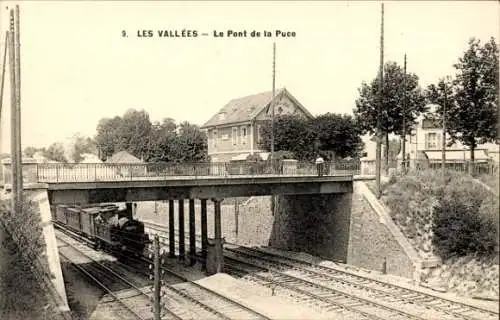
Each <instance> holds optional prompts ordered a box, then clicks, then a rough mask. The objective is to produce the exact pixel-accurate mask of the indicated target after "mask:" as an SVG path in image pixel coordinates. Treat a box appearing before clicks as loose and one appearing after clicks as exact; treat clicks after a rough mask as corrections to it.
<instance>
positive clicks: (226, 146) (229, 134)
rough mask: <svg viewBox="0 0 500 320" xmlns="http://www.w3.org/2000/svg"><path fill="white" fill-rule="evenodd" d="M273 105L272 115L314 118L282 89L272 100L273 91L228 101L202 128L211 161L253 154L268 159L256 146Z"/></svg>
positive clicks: (224, 160)
mask: <svg viewBox="0 0 500 320" xmlns="http://www.w3.org/2000/svg"><path fill="white" fill-rule="evenodd" d="M272 104H274V113H275V116H280V115H297V116H300V117H307V118H312V117H313V116H312V114H311V113H310V112H309V111H307V109H306V108H304V106H303V105H302V104H301V103H300V102H299V101H297V99H295V98H294V97H293V96H292V95H291V94H290V92H288V90H286V89H285V88H283V89H280V90H277V91H276V94H275V98H274V100H273V94H272V92H263V93H258V94H254V95H251V96H246V97H243V98H238V99H234V100H231V101H229V102H228V103H227V104H226V105H225V106H224V107H222V109H220V110H219V111H218V112H217V113H216V114H215V115H214V116H212V118H210V120H208V121H207V122H206V123H205V124H204V125H203V126H202V127H201V128H202V129H203V130H204V131H205V132H206V135H207V138H208V155H209V156H210V159H211V161H212V162H227V161H231V160H245V159H246V157H248V155H253V154H258V155H260V156H261V158H263V159H264V160H265V159H267V156H268V153H267V152H266V151H265V150H263V149H262V148H260V146H259V145H260V142H261V139H262V137H261V132H262V127H263V125H264V124H266V123H267V122H268V121H270V120H271V114H272V108H271V106H272Z"/></svg>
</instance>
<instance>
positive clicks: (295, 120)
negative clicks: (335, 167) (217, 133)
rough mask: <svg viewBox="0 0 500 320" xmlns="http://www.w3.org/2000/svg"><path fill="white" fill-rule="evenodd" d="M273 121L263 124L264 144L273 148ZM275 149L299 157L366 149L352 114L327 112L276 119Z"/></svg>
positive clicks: (349, 154)
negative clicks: (306, 116) (311, 116)
mask: <svg viewBox="0 0 500 320" xmlns="http://www.w3.org/2000/svg"><path fill="white" fill-rule="evenodd" d="M271 130H272V128H271V123H267V124H266V125H264V127H262V131H261V137H262V142H261V147H262V148H264V149H265V150H268V151H269V150H270V148H271ZM274 143H275V147H274V149H275V151H287V152H291V153H293V154H294V155H295V156H296V157H297V159H298V160H306V159H309V160H310V159H314V158H315V156H316V154H317V153H320V154H321V155H322V156H323V157H325V158H326V159H327V160H330V159H332V158H333V155H335V156H336V157H337V158H345V157H358V156H359V151H360V149H362V141H361V137H360V130H359V128H358V126H357V122H356V121H355V120H354V118H353V117H352V116H350V115H340V114H332V113H326V114H323V115H319V116H318V117H316V118H313V119H307V118H303V117H297V116H294V115H284V116H280V117H277V118H276V120H275V139H274Z"/></svg>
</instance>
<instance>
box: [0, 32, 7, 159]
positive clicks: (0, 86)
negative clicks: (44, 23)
mask: <svg viewBox="0 0 500 320" xmlns="http://www.w3.org/2000/svg"><path fill="white" fill-rule="evenodd" d="M8 43H9V31H5V42H4V46H5V48H4V52H3V63H2V79H1V80H0V81H1V83H0V151H1V149H2V126H1V124H2V106H3V88H4V84H5V67H6V63H7V46H8Z"/></svg>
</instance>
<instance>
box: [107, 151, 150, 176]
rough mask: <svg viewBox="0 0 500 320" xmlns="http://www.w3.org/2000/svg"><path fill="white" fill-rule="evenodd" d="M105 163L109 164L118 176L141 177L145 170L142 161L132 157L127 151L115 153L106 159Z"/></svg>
mask: <svg viewBox="0 0 500 320" xmlns="http://www.w3.org/2000/svg"><path fill="white" fill-rule="evenodd" d="M106 164H109V165H111V166H112V168H114V169H115V171H116V174H117V175H119V176H134V177H143V176H145V175H146V172H147V167H146V166H145V165H144V161H142V160H141V159H139V158H136V157H134V156H133V155H131V154H130V153H128V152H127V151H119V152H117V153H115V154H114V155H113V156H111V158H108V159H107V160H106Z"/></svg>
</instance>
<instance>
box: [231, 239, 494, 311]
mask: <svg viewBox="0 0 500 320" xmlns="http://www.w3.org/2000/svg"><path fill="white" fill-rule="evenodd" d="M227 250H229V251H232V252H235V253H240V254H244V255H245V256H248V255H250V256H252V257H254V258H256V259H258V260H259V261H265V262H269V263H279V264H280V265H281V266H283V267H285V268H286V269H287V270H291V272H296V271H299V272H302V273H307V274H309V275H310V276H313V277H315V278H317V279H320V280H322V281H323V282H331V281H336V282H338V283H341V284H342V285H346V286H349V287H352V288H354V289H356V290H363V291H368V292H373V293H374V294H376V295H377V297H379V298H380V299H382V300H387V301H394V300H397V302H398V303H402V304H405V305H419V306H423V307H425V308H428V309H433V310H434V311H438V312H440V313H442V317H441V318H440V319H448V318H449V319H467V320H473V319H477V320H480V319H481V320H482V319H484V320H486V319H498V313H495V312H492V311H489V310H485V309H482V308H478V307H475V306H471V305H468V304H465V303H461V302H457V301H453V300H450V299H445V298H442V297H436V296H433V295H431V294H427V293H424V292H420V291H415V290H411V289H408V288H404V287H401V286H396V285H393V284H388V283H385V282H382V281H378V280H374V279H372V278H368V277H364V276H361V275H358V274H355V273H350V272H346V271H345V270H341V269H340V268H339V269H335V268H332V267H325V266H318V265H315V264H312V263H307V262H304V261H301V260H298V259H293V258H290V257H284V256H282V255H278V254H276V253H272V252H269V251H266V250H262V249H254V248H246V247H240V248H237V249H236V248H228V249H227ZM450 317H451V318H450Z"/></svg>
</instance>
